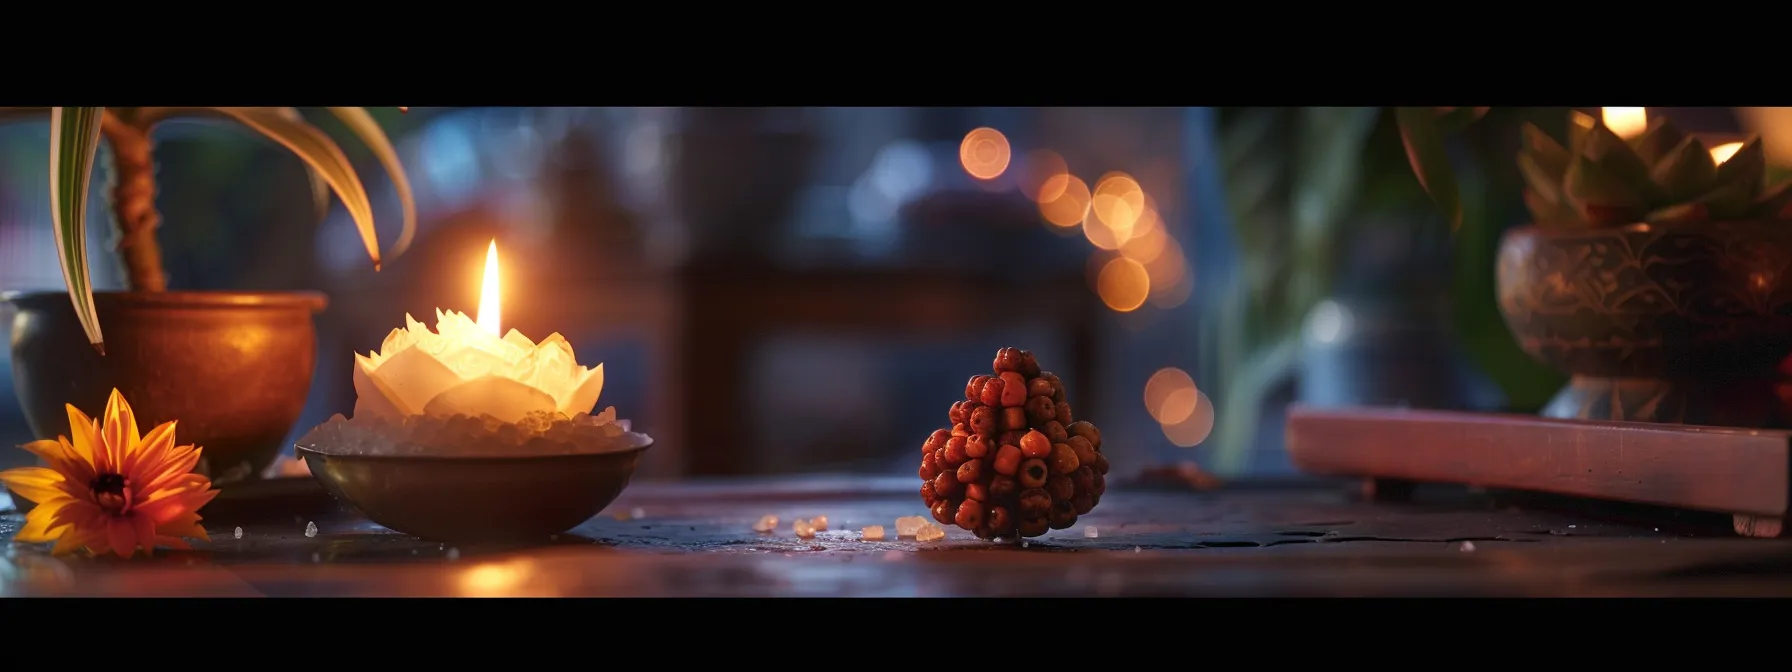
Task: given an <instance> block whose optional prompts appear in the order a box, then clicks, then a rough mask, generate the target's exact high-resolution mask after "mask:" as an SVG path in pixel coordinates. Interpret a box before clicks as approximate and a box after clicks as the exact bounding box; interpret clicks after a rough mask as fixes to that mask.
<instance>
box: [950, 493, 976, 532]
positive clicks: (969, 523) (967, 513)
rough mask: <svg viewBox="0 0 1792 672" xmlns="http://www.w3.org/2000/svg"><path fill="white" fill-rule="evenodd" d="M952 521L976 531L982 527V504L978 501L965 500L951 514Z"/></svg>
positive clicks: (966, 528) (968, 529)
mask: <svg viewBox="0 0 1792 672" xmlns="http://www.w3.org/2000/svg"><path fill="white" fill-rule="evenodd" d="M952 521H953V522H955V523H958V526H959V527H962V528H964V529H965V530H967V531H970V532H975V531H977V528H979V527H983V505H982V504H981V503H978V502H973V501H970V500H966V501H965V502H964V503H963V504H960V505H959V507H958V511H957V512H956V513H954V514H953V515H952Z"/></svg>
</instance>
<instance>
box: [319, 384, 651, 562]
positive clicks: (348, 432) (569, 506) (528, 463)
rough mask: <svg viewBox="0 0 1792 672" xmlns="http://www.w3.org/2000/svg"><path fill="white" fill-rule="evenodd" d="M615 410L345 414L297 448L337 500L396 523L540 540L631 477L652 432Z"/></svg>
mask: <svg viewBox="0 0 1792 672" xmlns="http://www.w3.org/2000/svg"><path fill="white" fill-rule="evenodd" d="M614 418H615V409H607V410H605V411H604V413H602V414H600V415H597V416H590V415H585V414H579V415H578V416H576V417H572V418H568V417H565V416H555V415H549V414H545V413H543V414H531V415H530V416H529V417H526V418H524V419H523V420H522V421H521V422H517V423H514V424H512V423H504V422H500V421H498V420H497V419H496V418H491V417H485V418H473V417H468V416H464V415H457V416H454V417H450V418H437V417H431V416H412V417H409V418H406V419H405V420H404V422H403V423H402V424H396V423H389V422H384V421H381V420H349V419H345V418H343V417H342V416H340V415H337V416H335V417H332V418H330V420H329V421H327V422H325V423H324V424H322V425H318V426H317V428H316V429H313V430H311V431H310V432H309V433H307V434H306V435H305V436H304V437H302V438H300V439H299V441H298V443H297V446H296V447H297V450H298V455H299V457H300V458H301V459H303V460H305V464H306V465H307V466H309V467H310V468H311V474H312V475H313V476H315V477H316V478H317V480H318V481H319V482H320V483H322V484H323V486H324V488H325V489H326V490H328V491H329V492H330V494H331V495H332V496H334V497H335V498H336V500H337V501H339V502H342V503H344V504H347V505H349V506H351V507H353V508H354V509H356V510H358V511H360V512H361V514H362V515H364V516H366V517H367V518H368V519H369V520H372V521H373V522H375V523H379V524H380V525H383V526H385V527H387V528H390V529H392V530H394V531H397V532H402V533H404V534H409V535H412V536H416V537H421V538H424V539H429V540H432V541H462V542H470V541H500V540H534V539H542V538H546V537H547V536H549V535H553V534H558V533H561V532H565V531H567V530H570V529H572V528H574V527H576V526H578V525H579V523H582V522H585V521H586V520H589V519H590V518H591V517H592V516H595V515H597V513H598V512H599V511H602V510H603V508H604V507H606V506H609V505H610V502H612V501H615V499H616V497H617V496H618V495H620V494H622V490H623V488H626V487H628V482H629V479H630V478H631V477H633V476H634V473H635V466H636V463H637V461H638V460H639V459H640V457H641V453H643V452H645V451H646V450H647V448H648V447H649V446H652V445H653V439H651V438H649V437H648V436H647V435H645V434H640V433H636V432H631V431H629V426H628V421H627V420H623V421H616V420H615V419H614Z"/></svg>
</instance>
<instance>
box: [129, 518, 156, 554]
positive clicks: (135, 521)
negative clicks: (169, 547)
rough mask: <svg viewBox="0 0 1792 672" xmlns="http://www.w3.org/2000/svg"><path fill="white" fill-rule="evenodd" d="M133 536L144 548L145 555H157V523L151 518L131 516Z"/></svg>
mask: <svg viewBox="0 0 1792 672" xmlns="http://www.w3.org/2000/svg"><path fill="white" fill-rule="evenodd" d="M130 521H131V536H133V537H135V538H136V539H137V543H138V544H141V545H142V546H143V554H144V555H147V556H151V557H154V556H155V554H156V521H155V520H154V519H152V518H150V517H149V516H131V518H130Z"/></svg>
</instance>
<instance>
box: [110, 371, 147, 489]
mask: <svg viewBox="0 0 1792 672" xmlns="http://www.w3.org/2000/svg"><path fill="white" fill-rule="evenodd" d="M100 438H101V439H102V440H104V441H105V442H106V449H107V450H108V451H111V454H112V464H113V465H115V466H117V467H118V473H120V474H129V473H130V465H129V461H128V460H129V456H130V453H131V452H132V449H133V448H136V447H137V444H138V443H139V442H141V441H142V440H143V437H142V435H140V434H138V433H137V416H135V415H133V414H132V413H131V405H130V403H128V402H126V401H125V400H124V394H122V393H120V392H119V391H118V388H116V387H115V388H112V396H111V397H108V398H107V399H106V422H105V424H104V426H102V427H101V428H100Z"/></svg>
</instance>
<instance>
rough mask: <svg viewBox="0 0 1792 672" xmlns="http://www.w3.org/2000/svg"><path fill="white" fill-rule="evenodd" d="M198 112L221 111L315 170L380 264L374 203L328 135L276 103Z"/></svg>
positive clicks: (202, 109)
mask: <svg viewBox="0 0 1792 672" xmlns="http://www.w3.org/2000/svg"><path fill="white" fill-rule="evenodd" d="M192 109H193V110H195V111H199V112H209V113H215V114H220V115H223V116H225V117H228V118H230V119H233V120H235V121H236V122H237V123H240V124H242V125H244V126H247V127H249V128H250V129H251V130H253V131H255V132H256V133H260V134H261V135H264V136H266V137H267V138H268V139H270V140H273V141H274V142H277V143H279V144H280V145H281V146H283V147H285V148H287V149H288V150H290V151H291V152H292V153H293V154H294V155H296V156H298V157H299V159H300V160H302V161H304V162H305V164H306V165H308V166H310V167H311V168H312V169H314V170H316V171H317V173H318V175H320V176H322V177H323V179H324V182H325V183H327V184H329V185H330V189H331V190H332V191H335V192H336V197H337V198H340V199H342V204H343V206H345V207H346V208H348V214H349V216H350V217H352V218H354V220H355V228H356V229H357V230H358V231H359V232H360V234H361V244H362V245H363V246H365V247H366V248H367V256H368V257H370V258H372V259H373V268H374V270H376V271H377V270H379V268H380V243H379V237H378V236H377V235H376V233H375V229H374V226H373V204H372V202H371V201H370V200H369V199H368V198H367V189H366V188H365V187H362V186H361V178H360V177H359V176H357V175H355V167H354V164H352V163H349V160H348V156H347V155H345V154H343V153H342V148H341V147H337V146H336V142H335V141H334V140H331V139H330V136H329V135H328V134H326V133H324V132H323V131H321V130H318V128H317V127H316V126H312V125H311V124H308V123H305V122H304V121H294V120H293V119H291V118H289V117H288V116H287V114H286V113H285V112H282V111H281V109H280V108H277V107H206V108H192Z"/></svg>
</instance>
